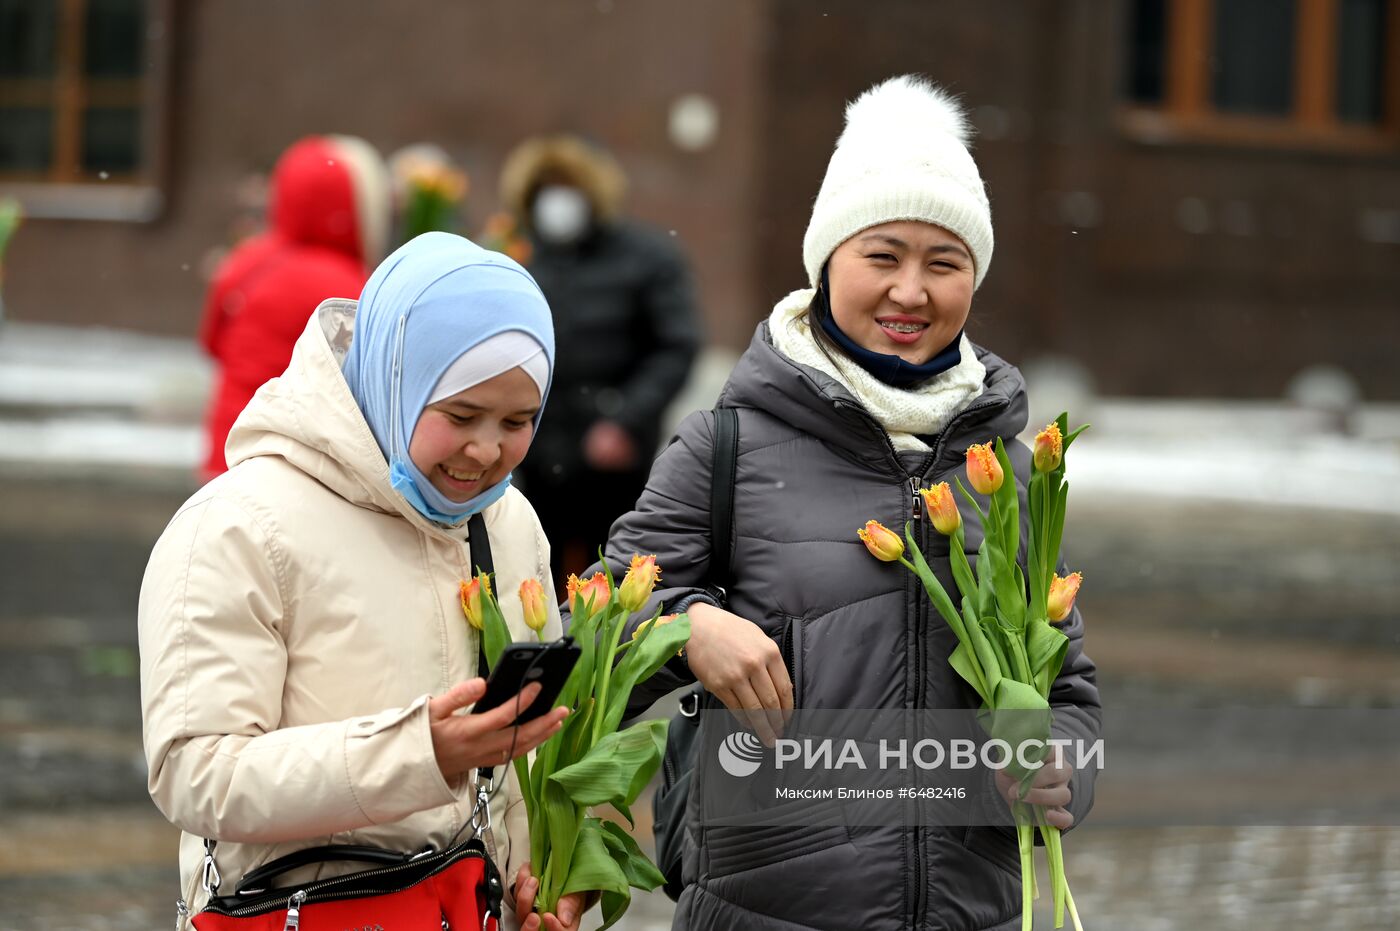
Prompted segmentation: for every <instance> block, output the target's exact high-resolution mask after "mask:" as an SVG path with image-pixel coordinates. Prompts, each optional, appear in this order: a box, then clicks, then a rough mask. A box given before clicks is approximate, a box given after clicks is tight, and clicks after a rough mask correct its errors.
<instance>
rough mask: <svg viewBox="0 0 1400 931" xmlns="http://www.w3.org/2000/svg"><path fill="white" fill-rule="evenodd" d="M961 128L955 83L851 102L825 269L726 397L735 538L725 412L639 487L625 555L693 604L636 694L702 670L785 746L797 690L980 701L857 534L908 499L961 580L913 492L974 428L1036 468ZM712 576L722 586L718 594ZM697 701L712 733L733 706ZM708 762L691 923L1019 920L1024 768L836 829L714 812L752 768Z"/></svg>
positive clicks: (818, 241) (933, 621) (1044, 783)
mask: <svg viewBox="0 0 1400 931" xmlns="http://www.w3.org/2000/svg"><path fill="white" fill-rule="evenodd" d="M967 143H968V129H967V125H966V122H965V119H964V116H963V113H962V110H961V108H960V107H959V105H958V103H957V102H956V101H955V100H954V99H953V98H951V97H950V96H949V95H948V94H946V93H945V92H943V91H941V90H940V89H938V88H937V87H934V86H933V85H931V84H929V83H928V82H927V81H925V80H923V79H921V78H918V77H913V76H904V77H897V78H893V79H891V80H888V81H885V82H884V83H882V84H880V85H878V86H876V87H874V88H872V89H870V90H869V91H867V92H866V93H865V94H863V95H861V96H860V97H859V98H858V99H857V100H856V101H855V102H854V103H852V104H851V105H850V106H849V107H848V109H847V111H846V128H845V131H844V132H843V133H842V135H841V138H840V139H839V141H838V142H837V145H836V150H835V152H834V153H833V154H832V157H831V163H830V165H829V166H828V168H827V172H826V177H825V179H824V180H823V182H822V186H821V191H820V192H819V193H818V195H817V199H816V204H815V206H814V207H813V210H812V218H811V222H810V224H809V225H808V228H807V235H806V237H805V239H804V242H803V258H804V260H805V264H806V267H807V274H808V277H809V284H810V285H811V287H810V288H807V289H803V290H800V291H795V292H793V293H792V294H790V295H788V296H787V297H786V298H784V299H783V300H781V301H779V302H778V305H777V306H776V307H775V308H774V309H773V312H772V314H771V315H770V316H769V317H768V319H767V320H766V321H764V322H763V323H762V324H760V326H759V327H758V332H757V333H756V334H755V336H754V339H753V343H752V345H751V346H750V348H749V349H748V351H747V352H746V353H745V354H744V356H743V358H742V359H741V360H740V362H739V363H738V365H737V366H736V367H735V369H734V372H733V374H732V375H731V376H730V379H729V382H728V383H727V385H726V386H725V389H724V391H723V393H722V395H721V398H720V405H721V406H723V407H732V408H735V409H737V413H738V444H737V460H736V461H737V467H736V471H735V479H734V498H733V519H732V533H731V541H732V543H731V547H730V550H729V552H714V551H712V547H711V543H712V539H711V538H712V534H711V530H710V528H711V524H710V518H711V515H710V501H711V497H710V495H711V486H712V474H711V473H712V463H714V462H715V458H714V451H715V448H716V444H715V424H716V414H715V413H714V412H712V411H703V412H698V413H696V414H694V415H692V416H691V417H690V418H689V419H688V420H686V421H685V422H684V423H683V424H682V425H681V427H680V429H679V432H678V435H677V437H676V439H675V440H674V441H673V442H672V443H671V445H670V446H669V447H668V448H667V449H666V450H665V452H663V454H662V455H661V456H660V457H659V458H658V459H657V461H656V463H655V465H654V467H653V469H652V472H651V476H650V479H649V482H648V485H647V490H646V491H645V492H644V494H643V495H642V497H641V498H640V499H639V500H638V502H637V506H636V509H635V510H633V511H632V512H631V513H629V514H627V515H626V516H624V517H622V518H621V519H620V520H619V521H618V522H617V523H616V524H615V525H614V526H613V529H612V533H611V538H610V539H609V541H608V545H607V548H606V554H607V557H608V559H609V561H610V562H611V563H612V564H613V565H620V564H622V561H623V560H624V559H625V557H627V556H630V555H631V554H632V553H633V552H640V553H656V554H657V563H658V564H659V565H662V566H664V567H665V569H666V580H665V584H666V585H667V586H668V587H667V588H665V589H663V590H660V591H658V592H657V594H656V598H657V600H658V602H659V603H660V606H661V607H662V609H663V610H665V611H666V612H668V613H669V612H676V611H687V612H688V613H689V615H690V618H691V622H692V634H691V639H690V642H689V644H688V646H687V648H686V650H685V652H684V655H683V657H682V658H679V659H677V660H676V661H675V662H673V663H672V664H670V665H669V666H668V667H667V668H666V669H664V670H663V671H662V672H661V673H659V674H658V675H657V676H656V677H654V678H653V679H652V680H651V681H650V682H648V683H645V684H644V685H643V686H642V687H640V688H639V689H638V690H637V691H636V692H634V698H636V699H640V700H642V701H648V702H649V701H652V700H655V698H657V697H659V696H661V695H664V694H666V693H667V692H669V691H670V690H672V689H674V688H677V687H682V686H684V685H686V684H688V683H689V682H692V681H695V680H698V681H699V682H700V683H701V684H703V685H704V687H705V689H706V691H707V692H708V693H709V695H711V696H713V698H712V699H709V701H710V703H711V705H714V704H715V703H722V704H723V705H724V706H725V707H727V708H728V709H730V711H732V712H734V713H735V715H736V717H740V718H741V719H743V720H746V721H748V722H749V723H750V724H751V726H752V727H753V729H754V731H755V732H756V733H757V735H758V736H759V737H760V738H761V739H762V740H763V742H764V743H766V744H769V745H772V743H773V742H774V740H775V738H776V737H777V736H779V734H780V732H781V730H782V727H783V725H784V723H785V722H786V721H788V715H789V713H790V711H791V709H793V708H794V707H796V708H801V709H804V711H805V710H806V709H877V710H888V711H896V710H902V709H963V710H966V709H975V708H976V707H977V706H978V698H977V696H976V694H975V693H974V692H973V691H972V689H971V688H970V687H968V686H967V685H966V684H965V683H964V682H963V681H962V680H961V678H959V677H958V676H957V674H955V673H954V672H953V671H952V669H951V668H950V667H949V665H948V656H949V654H950V653H951V652H952V650H953V647H954V645H955V639H954V636H953V634H952V632H951V631H949V630H948V629H947V627H946V626H945V624H944V622H943V621H942V620H941V618H940V617H939V615H938V614H937V612H935V611H933V610H931V608H930V606H929V605H928V603H927V598H926V596H925V595H924V593H923V591H922V589H920V588H919V587H918V585H917V583H916V582H915V580H914V578H913V576H912V575H911V574H909V573H908V572H906V571H905V570H904V569H903V568H901V567H900V566H898V565H894V564H889V563H880V562H877V561H875V560H873V559H870V558H869V556H868V555H867V554H866V553H865V551H864V549H863V548H862V546H861V544H860V542H859V541H858V540H857V538H856V535H855V530H856V528H858V527H860V526H861V525H862V524H863V523H864V522H865V521H866V520H867V519H869V518H872V517H873V518H877V519H879V520H881V521H882V522H883V523H885V524H886V525H887V526H891V527H899V528H903V527H904V526H905V523H906V522H910V521H912V522H913V527H914V528H915V529H914V532H915V533H916V534H917V535H918V539H919V544H920V546H921V547H922V549H923V551H924V552H925V554H927V557H928V561H929V563H930V564H932V565H933V566H935V567H936V569H937V571H939V572H940V573H941V574H945V577H944V578H943V584H944V586H945V588H947V589H948V590H950V591H952V590H954V588H953V581H952V579H951V577H947V576H946V566H947V563H948V559H947V545H948V544H947V538H945V537H943V536H941V535H940V534H938V533H936V532H933V531H932V529H931V528H930V527H929V526H928V521H927V520H921V519H920V511H921V510H922V507H923V506H922V502H921V501H920V500H919V497H918V495H917V493H916V492H917V489H919V488H926V487H930V486H932V485H934V484H936V483H938V482H941V481H951V480H952V479H953V478H954V477H956V476H959V475H961V474H963V472H964V471H965V451H966V449H967V447H968V446H969V445H971V444H973V443H984V442H988V441H991V440H994V439H995V438H997V437H1000V438H1002V440H1003V441H1004V442H1005V444H1006V446H1007V448H1008V451H1009V453H1010V455H1011V457H1012V459H1013V461H1014V462H1015V464H1016V466H1017V473H1018V475H1020V476H1022V477H1028V476H1029V475H1030V474H1031V469H1030V453H1029V450H1027V449H1026V448H1025V446H1023V445H1022V444H1020V443H1018V442H1016V439H1015V437H1016V436H1017V435H1018V434H1019V433H1021V431H1022V430H1023V429H1024V428H1025V427H1026V410H1027V404H1026V395H1025V383H1024V381H1023V380H1022V378H1021V375H1020V373H1019V372H1018V371H1017V370H1016V369H1015V367H1013V366H1012V365H1010V364H1009V363H1007V362H1006V361H1004V360H1002V359H1000V358H998V357H997V356H996V355H994V354H992V353H990V352H988V351H986V350H985V349H982V348H979V347H978V346H976V345H974V344H973V343H972V341H971V340H970V339H969V338H968V336H967V334H966V332H965V328H966V326H967V324H968V321H969V317H970V315H971V313H972V308H973V303H974V295H975V293H976V291H977V288H978V286H979V285H981V283H982V281H983V279H984V278H985V276H986V274H987V271H988V267H989V266H990V264H991V259H992V223H991V212H990V209H989V207H988V202H987V195H986V192H985V191H984V189H983V186H982V179H981V176H980V175H979V173H978V170H977V165H976V163H975V162H974V161H973V159H972V156H971V154H970V153H969V152H968V148H967ZM1024 494H1025V492H1024V489H1022V495H1023V496H1024ZM1022 513H1023V514H1024V513H1025V511H1024V509H1023V510H1022ZM965 519H966V518H965ZM968 523H969V526H968V539H969V547H970V548H975V546H976V544H977V543H978V542H979V540H980V536H981V530H980V527H978V526H976V519H975V516H973V517H972V519H970V520H969V521H968ZM726 566H727V567H728V568H729V572H728V573H727V574H726V572H725V568H726ZM716 579H724V580H725V581H726V582H727V583H728V584H727V585H726V586H725V589H724V590H723V591H721V590H719V589H718V588H716V587H715V586H714V585H713V584H712V583H713V582H714V581H715V580H716ZM643 616H645V613H644V614H643ZM1083 629H1084V628H1083V623H1082V621H1081V619H1080V617H1079V615H1078V612H1077V611H1076V612H1073V613H1072V614H1071V616H1070V618H1069V619H1068V620H1067V622H1066V623H1065V625H1064V627H1063V630H1064V632H1065V633H1066V634H1067V635H1068V636H1069V650H1068V655H1067V657H1066V659H1065V662H1064V666H1063V671H1062V672H1061V674H1060V677H1059V679H1058V680H1057V681H1056V682H1055V684H1054V686H1053V689H1052V692H1051V703H1052V705H1053V706H1054V707H1055V712H1056V714H1055V727H1054V729H1055V731H1056V736H1059V737H1066V738H1082V739H1092V738H1094V737H1096V736H1097V733H1098V728H1099V701H1098V691H1097V688H1096V687H1095V683H1094V666H1093V663H1092V662H1091V661H1090V660H1089V658H1088V657H1087V656H1085V655H1084V652H1083V650H1082V648H1081V639H1082V633H1083ZM702 718H705V722H706V723H704V724H702V725H701V727H702V731H703V730H704V729H705V728H706V727H712V726H717V725H718V721H715V719H714V718H711V717H709V716H702ZM712 721H714V722H715V723H713V724H712V723H710V722H712ZM847 736H864V735H847ZM699 746H701V747H704V746H706V744H705V743H703V742H702V743H701V744H700V745H699ZM713 763H714V759H713V758H712V757H711V758H706V757H705V756H702V757H701V758H699V759H698V762H697V763H696V765H695V769H694V771H693V776H692V779H693V782H692V785H691V789H690V792H691V798H690V805H689V809H688V816H687V822H686V825H687V830H686V845H685V846H686V855H685V858H684V868H683V870H682V874H683V875H682V876H681V877H680V882H681V883H682V884H683V885H684V891H683V892H682V893H681V895H680V900H679V905H678V909H677V919H676V924H675V927H677V928H689V929H702V928H703V929H721V928H722V929H731V928H744V929H773V931H780V929H781V931H794V929H799V928H840V929H857V928H858V929H862V931H876V929H904V928H939V929H950V931H961V929H967V931H971V929H990V928H998V929H999V928H1012V927H1014V926H1016V925H1017V924H1018V923H1019V921H1020V913H1021V903H1020V876H1019V864H1018V860H1017V851H1016V841H1015V837H1014V832H1013V831H1012V830H1011V829H1010V828H1009V827H1006V826H1005V825H1006V824H1009V817H1008V812H1007V810H1006V809H1005V807H1004V806H1003V803H1002V802H1001V801H998V799H997V797H996V796H995V795H993V792H995V791H1000V792H1001V793H1003V795H1002V797H1003V798H1004V793H1005V792H1006V791H1007V790H1009V789H1010V787H1011V786H1010V782H1009V780H1003V779H1002V778H1001V777H1000V776H998V778H997V779H995V780H994V779H993V778H992V776H991V775H988V774H983V775H982V776H981V780H982V781H981V782H979V785H980V786H981V787H982V789H984V792H983V796H984V797H982V798H979V799H972V798H969V799H968V801H967V805H966V806H964V810H963V811H962V813H961V814H960V815H959V814H955V815H953V816H951V817H950V818H948V819H946V820H945V821H944V822H943V823H942V824H930V823H920V820H919V814H918V809H917V808H915V807H910V806H905V805H891V806H889V807H888V808H887V809H885V813H884V815H881V816H877V817H875V818H864V819H854V820H853V819H850V818H839V819H837V820H836V821H835V822H834V823H833V822H832V821H826V822H824V826H805V827H797V828H794V827H792V826H790V825H789V826H782V827H778V826H773V827H768V826H763V825H761V823H754V822H753V821H751V822H750V823H749V824H748V826H745V827H737V826H734V825H733V823H732V822H730V823H729V824H720V823H708V822H707V821H706V819H705V817H704V814H705V811H704V809H705V806H704V805H702V804H701V799H702V798H705V797H706V793H707V792H709V793H710V794H711V795H710V797H713V796H714V794H715V793H716V792H718V794H721V795H722V794H724V793H725V792H729V793H731V794H733V793H734V792H736V791H737V787H738V786H739V785H740V783H738V782H737V781H736V780H735V779H734V778H733V776H732V775H729V774H726V773H724V772H721V771H720V770H719V768H718V767H715V766H714V765H712V764H713ZM711 780H713V781H714V784H713V785H712V786H710V787H709V788H708V789H707V787H706V785H705V784H706V782H708V781H711ZM721 780H729V783H724V784H723V785H721V784H720V781H721ZM730 783H732V784H733V785H732V786H730ZM727 786H728V788H726V787H727ZM1092 786H1093V783H1092V773H1088V772H1080V773H1076V772H1074V771H1073V770H1071V769H1070V768H1069V767H1068V766H1067V765H1064V762H1063V761H1058V762H1055V763H1052V764H1050V765H1047V766H1045V767H1044V768H1043V769H1042V771H1041V773H1040V774H1039V776H1038V777H1037V780H1036V783H1035V787H1034V788H1033V789H1032V791H1031V792H1030V794H1029V796H1028V801H1030V802H1032V803H1036V804H1041V805H1045V806H1047V809H1048V814H1047V818H1048V819H1049V821H1050V823H1052V824H1055V825H1057V826H1059V827H1061V828H1069V827H1071V826H1072V825H1073V823H1074V822H1075V820H1076V819H1077V818H1080V817H1082V816H1083V814H1084V813H1085V812H1086V811H1087V810H1088V807H1089V804H1090V802H1091V796H1092ZM992 806H1002V807H1000V808H993V807H992ZM796 814H797V819H796V820H797V821H798V823H799V824H800V823H801V822H802V820H803V819H802V812H801V811H800V810H799V811H798V812H797V813H796ZM808 820H809V821H815V820H816V819H808ZM969 822H971V823H972V826H968V824H969ZM998 822H999V823H998ZM662 866H663V868H668V867H671V864H667V863H662Z"/></svg>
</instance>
